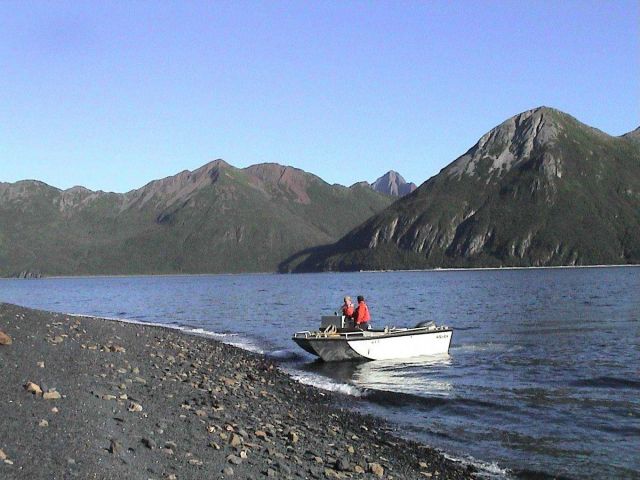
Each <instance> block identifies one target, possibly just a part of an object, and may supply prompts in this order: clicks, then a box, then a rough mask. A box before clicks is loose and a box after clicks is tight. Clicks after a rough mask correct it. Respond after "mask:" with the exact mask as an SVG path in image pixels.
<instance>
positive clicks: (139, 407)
mask: <svg viewBox="0 0 640 480" xmlns="http://www.w3.org/2000/svg"><path fill="white" fill-rule="evenodd" d="M127 410H129V411H130V412H141V411H142V405H140V404H139V403H136V402H131V403H130V404H129V407H127Z"/></svg>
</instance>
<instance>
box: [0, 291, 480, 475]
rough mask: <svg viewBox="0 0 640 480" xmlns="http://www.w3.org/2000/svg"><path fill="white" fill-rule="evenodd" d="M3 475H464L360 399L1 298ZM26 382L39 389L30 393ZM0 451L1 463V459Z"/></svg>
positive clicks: (244, 356)
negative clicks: (363, 409)
mask: <svg viewBox="0 0 640 480" xmlns="http://www.w3.org/2000/svg"><path fill="white" fill-rule="evenodd" d="M0 331H2V332H5V333H6V334H8V335H9V336H10V337H11V338H12V340H13V342H12V344H11V345H0V360H2V370H3V375H2V376H0V404H2V405H3V410H4V414H3V420H2V422H0V450H2V452H3V453H0V476H2V477H3V478H34V479H37V478H43V479H44V478H75V477H77V478H113V477H116V476H122V477H123V478H140V479H148V478H154V479H172V480H177V479H183V478H205V477H207V478H262V477H273V478H389V479H391V478H395V479H415V478H435V479H468V478H474V477H473V475H474V473H476V469H475V468H474V467H473V466H470V465H463V464H461V463H459V462H456V461H453V460H451V459H448V458H446V457H445V455H444V454H442V453H440V452H438V451H436V450H435V449H433V448H431V447H428V446H425V445H422V444H420V443H418V442H414V441H411V440H407V439H403V438H399V437H396V436H395V435H394V433H393V427H392V426H390V425H388V424H387V423H386V422H385V421H384V420H383V419H378V418H376V417H371V416H367V415H363V414H360V413H357V412H354V411H352V410H350V409H348V408H344V407H341V406H340V403H342V404H345V402H359V401H361V400H359V399H358V398H357V397H356V398H354V397H350V396H347V395H343V394H340V393H338V392H332V391H323V390H320V389H319V388H316V387H313V386H310V385H307V384H304V383H301V382H298V381H296V380H294V379H293V378H292V377H291V376H290V375H289V374H287V373H285V372H284V371H282V370H281V369H280V368H278V367H277V365H276V364H275V363H274V362H273V361H272V360H269V359H268V358H266V357H265V356H264V355H261V354H257V353H253V352H250V351H246V350H243V349H240V348H238V347H234V346H232V345H228V344H226V343H223V342H221V341H219V340H217V339H215V338H214V337H211V336H206V335H198V334H196V333H190V332H185V331H181V330H179V329H176V328H172V327H170V326H160V325H149V324H144V323H142V322H133V321H122V320H121V319H103V318H97V317H87V316H82V315H70V314H61V313H54V312H45V311H40V310H33V309H28V308H24V307H19V306H15V305H10V304H5V303H0ZM28 382H33V383H35V384H37V385H38V386H39V387H40V388H41V389H42V391H43V392H44V393H45V394H47V393H48V392H49V393H51V392H54V393H53V394H52V395H49V396H53V397H56V396H57V394H55V392H58V393H59V395H60V398H54V399H50V400H45V398H44V397H45V396H46V395H44V396H43V395H39V394H38V395H36V394H32V393H29V392H28V391H27V390H26V389H25V388H24V385H26V384H27V383H28ZM2 456H6V458H5V459H2V458H1V457H2Z"/></svg>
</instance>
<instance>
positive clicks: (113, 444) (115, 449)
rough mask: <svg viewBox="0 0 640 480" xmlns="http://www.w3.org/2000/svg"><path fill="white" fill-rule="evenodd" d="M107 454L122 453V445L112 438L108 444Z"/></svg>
mask: <svg viewBox="0 0 640 480" xmlns="http://www.w3.org/2000/svg"><path fill="white" fill-rule="evenodd" d="M108 450H109V453H114V454H115V453H120V452H121V451H122V444H121V443H120V442H118V441H117V440H114V439H113V438H112V439H111V441H110V442H109V449H108Z"/></svg>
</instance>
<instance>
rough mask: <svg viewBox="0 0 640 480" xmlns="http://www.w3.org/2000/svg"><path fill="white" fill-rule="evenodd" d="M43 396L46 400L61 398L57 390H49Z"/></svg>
mask: <svg viewBox="0 0 640 480" xmlns="http://www.w3.org/2000/svg"><path fill="white" fill-rule="evenodd" d="M42 398H44V399H45V400H58V399H60V398H61V396H60V392H57V391H56V390H49V391H48V392H45V393H44V394H43V395H42Z"/></svg>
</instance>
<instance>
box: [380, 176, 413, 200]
mask: <svg viewBox="0 0 640 480" xmlns="http://www.w3.org/2000/svg"><path fill="white" fill-rule="evenodd" d="M371 188H373V189H374V190H375V191H376V192H380V193H385V194H387V195H393V196H395V197H402V196H404V195H407V194H408V193H411V192H413V191H414V190H415V189H416V184H415V183H413V182H411V183H409V182H407V181H406V180H405V179H404V178H402V175H400V174H399V173H398V172H396V171H395V170H389V171H388V172H387V173H385V174H384V175H383V176H381V177H380V178H378V179H377V180H376V181H375V182H373V183H372V184H371Z"/></svg>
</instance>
